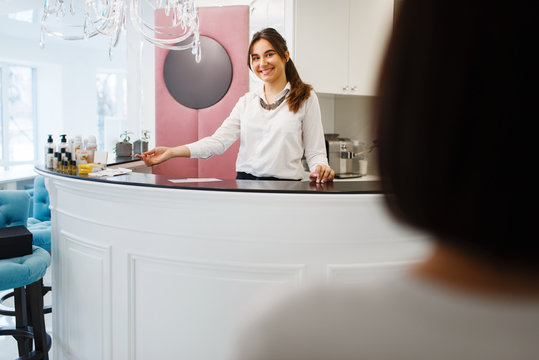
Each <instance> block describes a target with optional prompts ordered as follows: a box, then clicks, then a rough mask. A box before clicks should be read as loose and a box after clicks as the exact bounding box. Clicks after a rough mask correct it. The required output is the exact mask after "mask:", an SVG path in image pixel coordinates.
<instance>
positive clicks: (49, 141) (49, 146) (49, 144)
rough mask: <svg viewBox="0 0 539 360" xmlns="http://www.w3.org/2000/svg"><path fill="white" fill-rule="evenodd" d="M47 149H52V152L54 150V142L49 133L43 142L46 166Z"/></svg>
mask: <svg viewBox="0 0 539 360" xmlns="http://www.w3.org/2000/svg"><path fill="white" fill-rule="evenodd" d="M49 149H52V152H53V153H54V152H55V151H56V144H55V143H54V140H53V139H52V135H51V134H49V138H48V139H47V143H46V144H45V166H46V167H48V166H47V164H48V162H47V161H48V160H47V158H48V154H49Z"/></svg>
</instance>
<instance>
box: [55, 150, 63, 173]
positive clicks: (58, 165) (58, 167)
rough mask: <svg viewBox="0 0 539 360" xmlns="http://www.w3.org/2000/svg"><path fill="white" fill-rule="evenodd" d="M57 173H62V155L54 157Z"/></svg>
mask: <svg viewBox="0 0 539 360" xmlns="http://www.w3.org/2000/svg"><path fill="white" fill-rule="evenodd" d="M55 170H56V171H57V172H62V153H58V156H57V157H56V169H55Z"/></svg>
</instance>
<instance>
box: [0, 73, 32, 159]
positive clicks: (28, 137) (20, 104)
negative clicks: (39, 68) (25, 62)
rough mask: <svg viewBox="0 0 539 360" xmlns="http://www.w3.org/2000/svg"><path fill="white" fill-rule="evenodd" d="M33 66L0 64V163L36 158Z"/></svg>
mask: <svg viewBox="0 0 539 360" xmlns="http://www.w3.org/2000/svg"><path fill="white" fill-rule="evenodd" d="M35 78H36V76H35V69H34V68H32V67H28V66H20V65H8V64H1V63H0V98H1V101H0V166H3V167H4V168H9V167H10V166H13V165H20V164H32V163H34V161H35V159H36V157H37V149H36V147H35V145H34V141H35V139H36V129H37V126H36V99H35V98H36V96H35Z"/></svg>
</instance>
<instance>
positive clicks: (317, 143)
mask: <svg viewBox="0 0 539 360" xmlns="http://www.w3.org/2000/svg"><path fill="white" fill-rule="evenodd" d="M289 89H290V83H288V84H287V85H286V87H285V88H284V89H283V91H282V92H281V93H280V94H279V95H277V96H276V97H275V99H276V100H277V99H280V98H281V97H282V96H283V95H284V94H285V93H286V92H287V90H289ZM286 96H287V97H288V94H287V95H286ZM260 99H265V95H264V88H263V87H261V88H260V89H257V90H256V91H252V92H248V93H246V94H245V95H244V96H242V97H241V98H240V99H239V100H238V102H237V103H236V105H235V106H234V109H233V110H232V112H231V113H230V116H229V117H228V118H227V119H226V120H225V121H223V124H222V125H221V126H220V127H219V128H218V129H217V130H216V131H215V133H214V134H213V135H211V136H208V137H205V138H203V139H200V140H199V141H196V142H194V143H191V144H188V145H187V147H188V148H189V150H190V152H191V157H192V158H200V159H206V158H209V157H211V156H213V155H217V154H221V153H223V152H224V151H225V150H226V149H228V147H229V146H230V145H232V144H233V143H234V142H235V141H236V140H237V139H238V137H239V138H240V149H239V152H238V158H237V160H236V171H241V172H246V173H249V174H252V175H255V176H273V177H276V178H280V179H301V178H303V175H304V169H303V164H302V162H301V159H302V157H303V155H304V154H305V159H306V161H307V164H308V166H309V170H310V171H314V170H315V168H316V166H317V165H328V161H327V154H326V146H325V141H324V130H323V128H322V120H321V117H320V105H319V104H318V97H317V96H316V94H315V92H314V91H311V94H310V96H309V98H308V99H307V100H305V101H304V102H303V104H302V105H301V106H300V108H299V110H298V112H297V113H295V114H294V113H293V112H291V111H290V110H289V109H288V101H287V100H285V101H283V102H282V103H281V104H280V105H279V106H278V107H277V108H276V109H273V110H266V109H264V108H263V107H262V106H261V105H260Z"/></svg>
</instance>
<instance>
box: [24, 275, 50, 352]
mask: <svg viewBox="0 0 539 360" xmlns="http://www.w3.org/2000/svg"><path fill="white" fill-rule="evenodd" d="M26 299H27V301H28V306H29V308H30V325H31V326H32V328H33V332H34V341H35V347H36V353H38V354H43V356H42V357H41V358H42V359H43V360H48V359H49V355H48V354H49V349H50V347H51V340H50V336H49V335H48V334H47V332H46V329H45V316H44V314H43V279H40V280H38V281H36V282H34V283H32V284H30V285H27V286H26Z"/></svg>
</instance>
